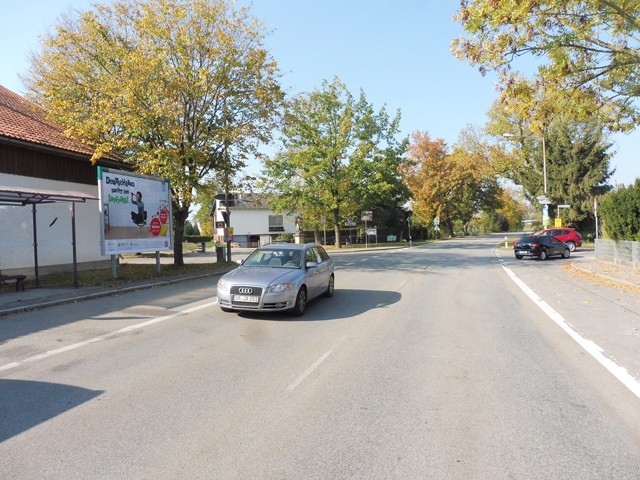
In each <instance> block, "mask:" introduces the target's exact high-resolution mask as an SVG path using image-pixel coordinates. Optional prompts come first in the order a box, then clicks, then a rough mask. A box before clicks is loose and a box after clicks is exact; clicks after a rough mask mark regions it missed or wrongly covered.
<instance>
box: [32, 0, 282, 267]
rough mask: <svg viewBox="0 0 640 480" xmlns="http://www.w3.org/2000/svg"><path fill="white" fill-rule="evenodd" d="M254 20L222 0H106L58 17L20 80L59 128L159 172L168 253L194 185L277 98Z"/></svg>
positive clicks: (256, 137)
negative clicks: (169, 215) (169, 198)
mask: <svg viewBox="0 0 640 480" xmlns="http://www.w3.org/2000/svg"><path fill="white" fill-rule="evenodd" d="M263 40H264V33H263V27H262V25H261V24H259V23H258V22H256V21H255V20H254V19H252V18H251V17H249V15H248V11H247V10H246V9H234V8H233V2H231V1H228V0H179V1H175V0H115V1H113V2H112V3H110V4H108V5H101V4H95V5H94V6H93V10H91V11H86V12H81V13H80V14H79V16H78V18H77V19H76V18H72V17H69V16H67V17H62V18H61V20H60V22H59V23H58V24H57V25H56V27H55V31H54V33H52V34H50V35H48V36H46V37H45V38H44V39H43V43H42V48H41V51H40V53H39V54H37V55H34V56H33V57H32V58H31V69H30V75H29V77H28V78H27V79H25V83H26V85H27V87H28V88H29V90H30V93H31V96H32V98H33V99H34V101H35V102H36V103H38V104H39V105H41V106H42V107H44V109H45V110H46V111H47V112H48V113H49V115H50V116H51V118H52V119H53V120H54V121H56V122H57V123H59V124H62V125H64V126H65V127H66V128H67V132H68V133H69V134H70V135H72V136H73V137H76V138H78V139H81V140H82V141H85V142H87V143H89V144H90V145H92V146H93V147H95V153H94V155H93V159H94V160H95V159H97V158H100V157H101V156H102V155H104V154H106V153H108V152H112V153H116V154H119V155H122V156H123V158H125V159H126V160H127V161H130V162H131V163H132V164H133V165H134V167H135V169H136V170H138V171H140V172H142V173H145V174H150V175H157V176H160V177H163V178H166V179H168V180H169V181H170V182H171V187H172V193H173V214H174V229H175V231H174V234H175V238H174V244H175V255H174V263H175V264H177V265H182V264H183V263H184V260H183V255H182V238H183V232H184V225H185V221H186V220H187V217H188V215H189V210H190V207H191V204H192V201H193V198H192V196H193V192H194V189H195V188H196V187H197V186H198V184H199V182H200V180H201V179H202V178H204V177H206V176H207V175H210V174H212V173H213V174H216V173H217V174H218V175H222V176H226V177H228V176H229V173H230V172H231V173H233V172H234V171H235V170H237V169H239V168H241V167H242V166H243V164H244V162H245V159H246V158H248V156H250V155H252V154H254V153H255V152H256V150H257V146H258V144H259V143H261V142H266V141H269V139H270V137H271V133H272V131H273V129H274V128H275V126H276V121H277V120H278V112H279V111H280V109H281V106H282V102H283V93H282V91H281V88H280V86H279V83H278V81H279V72H278V69H277V65H276V63H275V62H274V61H273V60H272V59H271V57H270V55H269V54H268V52H267V51H266V49H265V48H264V46H263Z"/></svg>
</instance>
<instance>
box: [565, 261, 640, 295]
mask: <svg viewBox="0 0 640 480" xmlns="http://www.w3.org/2000/svg"><path fill="white" fill-rule="evenodd" d="M571 266H572V267H573V269H574V270H576V271H577V273H578V274H579V275H580V276H583V277H586V278H589V279H590V280H592V281H596V282H600V283H605V284H607V285H610V286H615V287H618V288H623V289H626V290H630V291H634V292H636V293H640V270H638V269H635V268H633V267H631V266H627V265H624V264H615V263H612V262H605V261H603V260H598V259H597V258H595V257H590V258H581V259H579V260H573V261H572V263H571Z"/></svg>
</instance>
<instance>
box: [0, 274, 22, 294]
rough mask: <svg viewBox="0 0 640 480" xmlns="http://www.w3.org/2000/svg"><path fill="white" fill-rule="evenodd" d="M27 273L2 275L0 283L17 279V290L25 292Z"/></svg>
mask: <svg viewBox="0 0 640 480" xmlns="http://www.w3.org/2000/svg"><path fill="white" fill-rule="evenodd" d="M25 278H27V276H26V275H0V283H6V282H7V281H8V280H15V281H16V292H24V279H25Z"/></svg>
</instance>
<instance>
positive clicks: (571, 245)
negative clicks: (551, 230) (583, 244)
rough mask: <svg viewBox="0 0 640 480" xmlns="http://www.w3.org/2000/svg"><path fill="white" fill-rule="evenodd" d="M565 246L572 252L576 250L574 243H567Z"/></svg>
mask: <svg viewBox="0 0 640 480" xmlns="http://www.w3.org/2000/svg"><path fill="white" fill-rule="evenodd" d="M567 245H569V250H571V251H572V252H575V250H576V244H575V242H567Z"/></svg>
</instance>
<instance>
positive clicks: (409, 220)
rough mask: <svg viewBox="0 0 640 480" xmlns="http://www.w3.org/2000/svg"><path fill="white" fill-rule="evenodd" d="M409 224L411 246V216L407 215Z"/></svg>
mask: <svg viewBox="0 0 640 480" xmlns="http://www.w3.org/2000/svg"><path fill="white" fill-rule="evenodd" d="M407 226H408V227H409V246H410V247H411V246H412V245H411V217H410V216H408V217H407Z"/></svg>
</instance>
